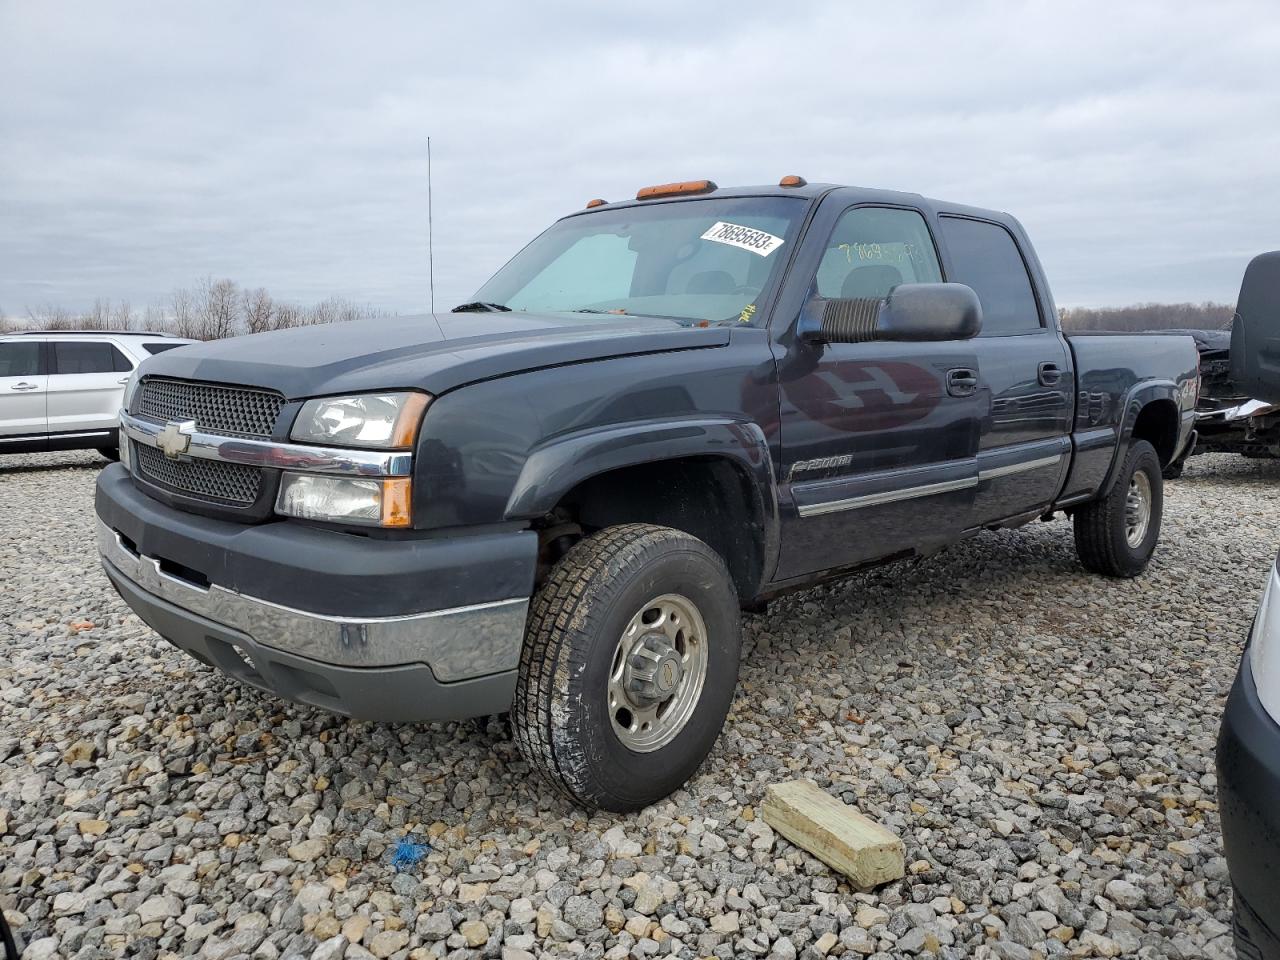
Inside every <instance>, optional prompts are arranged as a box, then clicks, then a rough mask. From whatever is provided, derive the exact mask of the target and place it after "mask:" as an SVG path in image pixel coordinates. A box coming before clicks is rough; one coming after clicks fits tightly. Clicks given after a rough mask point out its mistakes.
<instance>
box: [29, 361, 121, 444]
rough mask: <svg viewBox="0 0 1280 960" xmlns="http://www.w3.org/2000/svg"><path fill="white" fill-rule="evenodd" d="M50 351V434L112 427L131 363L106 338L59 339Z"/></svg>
mask: <svg viewBox="0 0 1280 960" xmlns="http://www.w3.org/2000/svg"><path fill="white" fill-rule="evenodd" d="M49 354H50V357H51V359H52V362H51V364H50V368H49V403H48V409H49V433H50V434H58V433H89V432H98V431H102V430H114V429H115V428H116V426H117V418H118V416H119V412H120V401H121V399H122V398H123V396H124V385H125V382H126V381H127V380H128V379H129V374H130V372H132V370H133V367H134V364H133V362H132V361H131V360H130V359H129V358H128V357H126V356H125V355H124V353H123V352H122V351H121V350H120V349H119V348H118V347H117V346H116V345H115V344H113V343H111V341H109V340H73V339H69V338H68V339H65V340H59V339H57V338H54V337H51V338H50V340H49Z"/></svg>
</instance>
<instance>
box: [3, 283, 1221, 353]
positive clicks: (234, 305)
mask: <svg viewBox="0 0 1280 960" xmlns="http://www.w3.org/2000/svg"><path fill="white" fill-rule="evenodd" d="M1234 313H1235V307H1233V306H1231V305H1230V304H1225V303H1139V304H1134V305H1133V306H1129V307H1071V308H1065V309H1063V310H1062V311H1060V316H1061V318H1062V326H1063V329H1065V330H1069V331H1077V332H1083V331H1088V330H1114V331H1133V330H1170V329H1197V330H1221V329H1226V328H1228V327H1230V326H1231V317H1232V315H1233V314H1234ZM380 316H389V314H388V313H387V312H386V311H382V310H376V309H374V308H372V307H370V306H367V305H361V304H356V303H352V302H351V301H349V300H345V299H343V298H342V297H330V298H328V299H327V300H321V301H320V302H319V303H315V304H312V305H310V306H300V305H299V304H296V303H291V302H289V301H285V300H277V299H275V298H274V297H273V296H271V294H270V293H269V292H267V289H266V288H265V287H256V288H254V289H249V288H248V287H241V286H240V285H239V284H237V283H236V282H235V281H234V280H228V279H222V280H214V279H213V278H211V277H204V278H202V279H201V280H199V281H197V282H196V283H195V285H194V286H192V287H180V288H178V289H177V290H174V291H173V293H171V294H170V295H169V298H168V299H167V300H166V301H164V302H163V303H158V304H157V303H152V304H148V305H147V306H146V307H144V308H143V309H141V310H135V309H134V308H133V307H132V305H131V304H130V303H129V301H127V300H120V301H116V302H112V301H111V300H107V299H98V300H95V301H94V304H93V306H92V307H91V308H90V309H89V310H87V311H75V310H68V309H66V308H64V307H60V306H56V305H53V304H47V305H45V306H43V307H38V308H34V309H33V308H28V309H27V316H26V319H25V320H23V319H17V318H8V319H6V318H5V315H4V311H3V310H0V333H9V332H12V331H14V330H115V331H128V330H150V331H155V332H157V333H160V332H166V333H172V334H175V335H176V336H179V337H188V338H190V339H192V340H218V339H221V338H223V337H234V336H238V335H239V334H243V333H262V332H263V331H266V330H287V329H289V328H291V327H305V326H311V325H313V324H320V323H339V322H341V321H344V320H361V319H365V318H368V317H380Z"/></svg>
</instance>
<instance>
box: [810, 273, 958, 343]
mask: <svg viewBox="0 0 1280 960" xmlns="http://www.w3.org/2000/svg"><path fill="white" fill-rule="evenodd" d="M981 329H982V304H981V303H979V302H978V295H977V294H976V293H974V292H973V289H972V288H970V287H967V286H965V285H964V284H963V283H903V284H899V285H898V286H896V287H894V288H893V289H892V290H890V291H889V295H888V296H887V297H884V298H883V299H878V300H877V299H873V298H858V299H838V300H825V299H822V298H819V297H815V298H814V299H813V300H810V301H809V303H808V304H807V305H806V306H805V308H804V311H803V313H801V315H800V327H799V334H800V337H801V338H802V339H804V340H809V341H812V342H816V343H864V342H866V341H868V340H968V339H969V338H970V337H975V336H977V335H978V331H979V330H981Z"/></svg>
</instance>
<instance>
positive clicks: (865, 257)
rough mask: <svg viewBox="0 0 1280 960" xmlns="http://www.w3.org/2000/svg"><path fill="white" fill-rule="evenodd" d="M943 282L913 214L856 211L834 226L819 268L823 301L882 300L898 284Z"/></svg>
mask: <svg viewBox="0 0 1280 960" xmlns="http://www.w3.org/2000/svg"><path fill="white" fill-rule="evenodd" d="M941 279H942V270H941V268H940V267H939V266H938V254H937V252H936V251H935V250H934V247H933V238H932V237H930V236H929V228H928V226H927V225H926V224H925V222H924V217H922V216H921V215H920V214H918V213H917V212H916V211H914V210H898V209H894V208H891V207H855V208H853V209H852V210H847V211H845V213H844V214H843V215H842V216H841V217H840V220H839V222H838V223H836V228H835V230H833V231H832V233H831V239H830V240H828V241H827V249H826V252H825V253H823V255H822V262H821V263H819V265H818V273H817V277H816V278H815V287H816V289H817V294H818V296H820V297H826V298H828V299H833V298H837V297H868V298H880V297H885V296H888V294H889V291H890V290H892V289H893V288H894V287H896V286H897V285H898V284H900V283H936V282H938V281H939V280H941Z"/></svg>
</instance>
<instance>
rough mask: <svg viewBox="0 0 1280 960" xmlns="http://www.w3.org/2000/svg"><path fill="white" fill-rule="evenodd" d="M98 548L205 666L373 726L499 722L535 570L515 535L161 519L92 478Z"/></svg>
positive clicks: (154, 509)
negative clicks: (365, 533) (396, 534)
mask: <svg viewBox="0 0 1280 960" xmlns="http://www.w3.org/2000/svg"><path fill="white" fill-rule="evenodd" d="M96 503H97V512H98V549H99V552H100V553H101V555H102V563H103V567H104V569H105V571H106V573H107V576H108V577H109V578H110V580H111V582H112V583H113V584H114V585H115V587H116V589H117V590H118V591H119V593H120V595H121V597H123V598H124V600H125V602H126V603H128V604H129V606H130V607H132V608H133V610H134V612H136V613H137V614H138V616H139V617H141V618H142V619H143V620H144V621H145V622H146V623H147V624H148V625H149V626H151V627H152V629H154V630H155V631H156V632H157V633H159V634H160V635H161V636H162V637H164V638H165V639H166V640H168V641H169V642H171V643H172V644H174V645H175V646H177V647H179V648H181V649H182V650H185V651H186V652H187V653H189V654H191V655H192V656H193V657H195V658H196V659H198V660H200V661H201V662H203V663H206V664H209V665H210V666H214V667H216V668H218V669H220V670H222V671H223V672H224V673H227V674H230V675H231V676H233V677H236V678H237V679H239V680H241V681H243V682H245V683H247V684H250V685H251V686H254V687H257V688H258V689H261V690H265V691H268V692H271V693H275V694H278V695H279V696H282V697H285V698H287V699H290V700H295V701H298V702H300V703H306V704H310V705H312V706H316V707H321V708H323V709H326V710H330V711H332V712H334V713H339V714H343V715H345V716H349V717H353V718H357V719H365V720H381V721H419V720H449V719H462V718H465V717H473V716H483V715H486V714H491V713H500V712H502V711H505V710H507V709H509V707H510V704H511V699H512V695H513V692H514V690H515V676H516V668H517V666H518V665H519V659H520V647H521V644H522V643H523V638H524V623H525V615H526V612H527V609H528V603H529V596H530V593H531V592H532V589H533V578H534V571H535V565H536V559H537V540H536V536H535V535H534V534H532V533H530V532H527V531H517V532H508V533H500V534H487V535H478V536H466V537H454V538H425V539H412V540H380V539H373V538H369V537H360V536H353V535H349V534H345V533H340V532H336V531H332V530H326V529H321V528H316V527H308V526H306V525H303V524H298V523H293V522H280V523H271V524H262V525H257V526H246V525H244V524H238V523H232V522H228V521H223V520H215V519H210V518H206V517H199V516H196V515H194V514H188V513H184V512H181V511H178V510H174V509H172V508H170V507H167V506H165V505H164V504H161V503H159V502H158V501H156V500H153V499H152V498H150V497H147V496H146V495H144V494H142V493H141V492H139V491H138V490H137V488H136V487H134V485H133V482H132V480H131V478H130V477H129V476H128V473H127V472H126V471H125V470H124V468H122V467H120V466H119V465H114V466H111V467H108V468H107V469H105V470H104V471H103V472H102V474H101V476H100V477H99V480H98V490H97V501H96Z"/></svg>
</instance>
